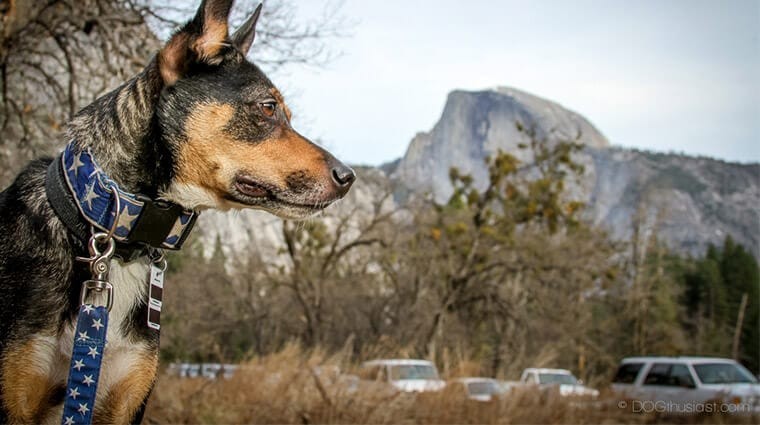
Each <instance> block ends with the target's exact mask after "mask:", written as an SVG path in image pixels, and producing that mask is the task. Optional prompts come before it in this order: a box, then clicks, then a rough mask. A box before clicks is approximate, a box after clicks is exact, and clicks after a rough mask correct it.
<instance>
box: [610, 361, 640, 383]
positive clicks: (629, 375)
mask: <svg viewBox="0 0 760 425" xmlns="http://www.w3.org/2000/svg"><path fill="white" fill-rule="evenodd" d="M643 365H644V364H643V363H623V364H621V365H620V367H619V368H618V370H617V373H616V374H615V378H613V379H612V382H614V383H616V384H633V383H634V381H636V377H637V376H639V371H640V370H641V367H642V366H643Z"/></svg>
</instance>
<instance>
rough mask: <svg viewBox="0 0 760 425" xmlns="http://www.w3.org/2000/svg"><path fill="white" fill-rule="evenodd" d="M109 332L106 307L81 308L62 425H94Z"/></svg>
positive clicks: (88, 306) (91, 306) (90, 305)
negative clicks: (101, 369)
mask: <svg viewBox="0 0 760 425" xmlns="http://www.w3.org/2000/svg"><path fill="white" fill-rule="evenodd" d="M107 330H108V310H107V309H106V307H103V306H98V307H94V306H93V305H92V304H83V305H82V306H81V307H79V318H78V319H77V327H76V330H75V332H76V333H75V335H74V348H73V350H72V353H71V366H70V368H69V379H68V382H67V384H66V397H65V399H64V402H63V417H62V418H61V424H62V425H74V424H91V423H92V412H93V410H94V408H95V393H96V392H97V390H98V381H99V380H100V366H101V364H102V362H103V350H104V349H105V347H106V334H107Z"/></svg>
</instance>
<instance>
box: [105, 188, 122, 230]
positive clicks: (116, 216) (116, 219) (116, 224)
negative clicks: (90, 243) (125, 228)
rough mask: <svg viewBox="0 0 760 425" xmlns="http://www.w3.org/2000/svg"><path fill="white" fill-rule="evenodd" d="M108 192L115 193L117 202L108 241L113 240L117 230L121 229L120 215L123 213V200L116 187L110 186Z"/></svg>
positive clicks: (114, 196)
mask: <svg viewBox="0 0 760 425" xmlns="http://www.w3.org/2000/svg"><path fill="white" fill-rule="evenodd" d="M108 190H110V191H111V193H113V198H114V202H116V211H115V212H114V214H113V223H111V229H110V230H108V234H107V236H108V237H107V239H111V238H113V235H114V234H115V233H116V228H117V227H119V213H120V212H121V198H119V191H118V190H116V187H115V186H113V185H112V186H108Z"/></svg>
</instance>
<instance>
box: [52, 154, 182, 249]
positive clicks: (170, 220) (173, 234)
mask: <svg viewBox="0 0 760 425" xmlns="http://www.w3.org/2000/svg"><path fill="white" fill-rule="evenodd" d="M60 162H61V163H60V165H61V169H62V173H63V177H64V180H65V183H66V187H67V188H68V191H69V192H70V193H71V195H72V196H73V198H74V199H73V200H74V201H75V204H76V207H77V209H78V210H79V213H80V215H81V216H82V217H84V219H85V220H86V221H87V222H88V223H89V224H90V225H92V226H93V227H95V228H96V229H98V230H100V231H106V230H108V229H111V228H112V227H113V226H114V221H115V224H116V227H115V229H116V230H115V231H114V233H113V238H114V239H116V240H117V241H119V242H122V243H133V242H138V243H144V244H146V245H148V246H152V247H156V248H164V249H172V250H176V249H179V248H181V246H182V243H183V242H184V241H185V240H186V239H187V236H188V235H189V234H190V231H191V230H192V228H193V225H194V224H195V219H196V218H197V213H196V212H195V211H190V210H184V209H182V207H180V206H179V205H176V204H172V203H169V202H162V201H156V200H153V199H150V198H148V197H146V196H143V195H140V194H132V193H129V192H125V191H123V190H121V189H120V188H119V185H118V184H116V182H114V181H113V180H111V179H110V178H109V177H108V176H107V175H106V174H105V173H104V172H103V170H101V168H100V167H99V166H98V164H97V162H95V159H94V158H93V157H92V155H91V154H90V152H89V150H87V149H85V150H77V147H76V146H75V145H74V143H73V142H72V143H69V144H68V145H67V146H66V149H65V150H64V151H63V153H62V154H61V157H60ZM48 175H50V173H48ZM116 196H118V197H119V201H120V205H121V209H120V210H119V211H118V213H117V214H114V213H113V211H114V205H115V199H114V197H116Z"/></svg>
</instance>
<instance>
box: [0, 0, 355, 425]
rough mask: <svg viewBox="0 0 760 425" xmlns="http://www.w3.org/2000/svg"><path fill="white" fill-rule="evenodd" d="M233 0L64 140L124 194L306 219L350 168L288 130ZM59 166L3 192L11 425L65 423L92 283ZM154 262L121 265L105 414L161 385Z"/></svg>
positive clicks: (197, 22) (2, 338) (346, 181)
mask: <svg viewBox="0 0 760 425" xmlns="http://www.w3.org/2000/svg"><path fill="white" fill-rule="evenodd" d="M231 4H232V0H204V1H203V2H202V3H201V5H200V7H199V9H198V12H197V14H196V16H195V17H194V18H193V20H192V21H190V22H189V23H188V24H186V25H185V26H184V27H183V28H182V29H181V30H179V31H178V32H177V33H176V34H175V35H174V36H173V37H172V38H171V39H170V40H169V41H168V42H167V44H166V45H165V46H164V47H163V48H162V49H161V50H160V51H159V52H158V54H157V55H156V56H155V57H154V58H153V59H152V60H150V61H149V63H148V65H147V66H146V67H145V69H144V70H143V71H142V72H141V73H140V74H139V75H137V76H136V77H134V78H133V79H131V80H130V81H128V82H126V83H125V84H124V85H122V86H121V87H119V88H117V89H116V90H114V91H112V92H111V93H108V94H106V95H104V96H103V97H101V98H99V99H97V100H96V101H95V102H93V103H92V104H90V105H89V106H87V107H85V108H84V109H82V110H81V111H80V112H79V113H78V114H77V115H76V116H75V117H74V118H73V120H72V121H71V122H70V123H69V124H68V127H67V137H66V139H65V140H62V141H61V142H62V144H63V143H65V142H68V141H69V140H74V141H75V143H76V144H77V145H78V146H79V147H81V148H88V149H90V151H91V152H92V154H93V156H94V157H95V158H96V159H97V161H98V162H99V164H100V165H101V167H102V168H103V170H104V171H105V172H106V173H107V174H108V175H109V176H110V177H111V178H112V179H114V180H115V181H116V182H117V183H118V184H119V185H120V186H121V187H122V188H123V189H125V190H127V191H131V192H139V193H143V194H145V195H148V196H151V197H154V198H159V199H164V200H168V201H171V202H175V203H178V204H180V205H182V206H183V207H185V208H192V209H197V210H202V209H205V208H219V209H229V208H244V207H249V208H259V209H264V210H267V211H269V212H272V213H274V214H276V215H279V216H283V217H292V218H300V217H305V216H308V215H311V214H313V213H315V212H317V211H319V210H320V209H322V208H324V207H325V206H326V205H328V204H330V203H331V202H333V201H335V200H337V199H339V198H341V197H342V196H343V195H345V193H346V192H347V191H348V188H349V187H350V186H351V184H352V183H353V181H354V173H353V171H352V170H351V169H350V168H348V167H346V166H345V165H343V164H342V163H340V162H339V161H338V160H336V159H335V158H334V157H333V156H332V155H330V154H329V153H328V152H326V151H325V150H323V149H321V148H320V147H318V146H316V145H314V144H313V143H311V142H310V141H308V140H307V139H305V138H304V137H302V136H301V135H299V134H298V133H296V132H295V130H293V129H292V127H291V126H290V110H289V109H288V108H287V106H286V105H285V103H284V101H283V100H282V96H281V95H280V93H279V91H277V89H276V88H275V87H274V85H273V84H272V82H271V81H270V80H269V79H268V78H267V77H266V76H265V75H264V73H263V72H261V70H260V69H259V68H258V67H256V66H255V65H254V64H252V63H250V62H248V61H247V60H246V59H245V55H246V53H247V51H248V49H249V47H250V45H251V43H252V42H253V39H254V35H255V24H256V20H257V18H258V11H259V10H258V9H257V12H256V13H254V16H252V17H251V18H250V19H249V20H248V21H247V22H246V23H245V24H243V26H242V27H241V28H240V29H239V30H238V32H236V33H235V34H234V35H232V36H228V28H227V20H228V15H229V11H230V8H231ZM272 104H274V110H272V109H271V108H270V106H272ZM269 112H271V114H269ZM50 161H51V159H50V158H48V159H41V160H36V161H33V162H32V163H30V164H29V165H28V166H27V167H26V168H25V169H24V170H23V171H22V172H21V173H20V174H19V175H18V177H17V178H16V180H15V181H14V182H13V183H12V184H11V186H10V187H8V188H7V189H6V190H5V191H4V192H2V193H0V303H2V305H3V308H2V309H0V402H1V404H0V422H2V423H6V422H11V423H40V422H55V423H60V414H61V406H62V403H63V400H64V396H65V391H64V385H65V380H66V373H67V368H68V364H69V361H70V354H69V353H70V347H71V341H70V337H71V335H70V334H71V332H73V326H74V323H75V321H76V315H77V311H78V304H79V301H78V294H79V290H80V288H81V282H82V281H84V280H86V279H88V278H89V275H88V271H87V268H86V265H84V264H82V263H79V262H75V261H74V260H73V259H74V257H75V256H78V255H83V254H85V250H84V241H81V240H78V239H77V238H76V237H75V236H73V235H72V234H70V233H69V232H68V231H67V229H66V227H65V226H64V224H63V223H62V222H61V221H60V220H59V219H58V217H57V216H56V215H55V213H54V212H53V210H52V208H51V207H50V205H49V203H48V200H47V196H46V194H45V174H46V169H47V167H48V165H49V164H50ZM246 184H247V185H246ZM147 268H148V261H147V260H146V259H145V258H141V259H138V260H136V261H135V262H133V263H130V264H123V263H122V262H121V261H118V260H113V261H112V281H113V283H114V286H115V291H116V294H117V296H118V297H119V298H117V301H118V302H117V305H116V306H115V307H114V310H113V311H112V320H111V326H110V327H109V346H108V347H107V348H106V358H104V365H103V371H102V372H101V383H102V382H104V381H109V382H106V384H107V385H105V384H104V385H105V386H104V387H103V388H101V386H100V385H99V387H98V401H97V402H96V405H95V410H94V412H95V421H96V422H100V423H106V422H108V423H112V422H116V423H127V422H130V421H132V420H134V418H135V417H136V415H138V411H139V408H140V406H141V404H143V403H144V401H146V400H147V397H148V395H149V393H150V390H151V387H152V385H153V382H154V380H155V374H156V369H157V367H156V365H157V359H158V337H157V335H156V333H155V332H153V331H151V330H150V329H148V327H147V326H146V323H145V317H146V300H145V290H146V289H145V288H146V285H147V283H146V282H145V279H143V278H141V276H146V274H147ZM142 273H145V275H144V274H142ZM146 277H147V276H146ZM120 285H121V288H120ZM169 302H171V301H169ZM114 328H115V329H114ZM112 332H113V335H115V337H114V338H112V336H111V335H112ZM111 347H113V348H111ZM109 348H110V349H112V351H113V354H112V356H111V357H110V358H109V357H108V350H109ZM107 359H108V361H106V360H107ZM109 362H110V363H109Z"/></svg>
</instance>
